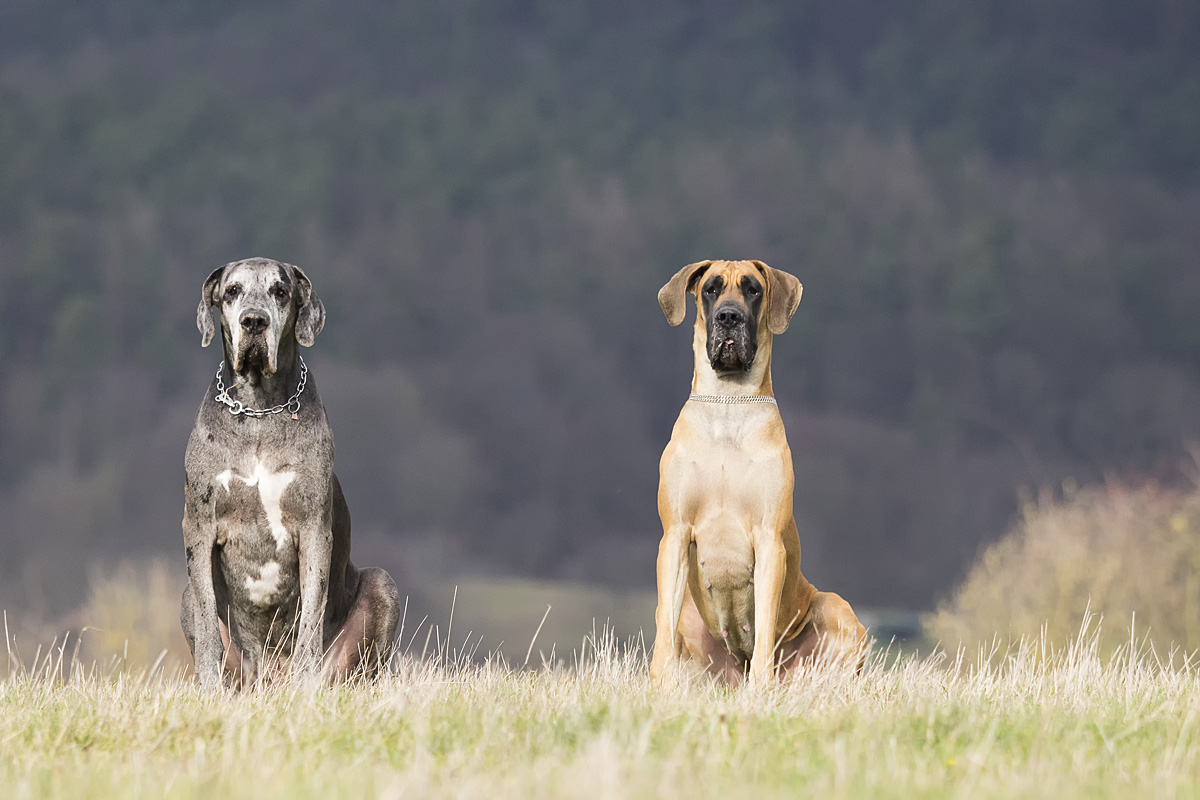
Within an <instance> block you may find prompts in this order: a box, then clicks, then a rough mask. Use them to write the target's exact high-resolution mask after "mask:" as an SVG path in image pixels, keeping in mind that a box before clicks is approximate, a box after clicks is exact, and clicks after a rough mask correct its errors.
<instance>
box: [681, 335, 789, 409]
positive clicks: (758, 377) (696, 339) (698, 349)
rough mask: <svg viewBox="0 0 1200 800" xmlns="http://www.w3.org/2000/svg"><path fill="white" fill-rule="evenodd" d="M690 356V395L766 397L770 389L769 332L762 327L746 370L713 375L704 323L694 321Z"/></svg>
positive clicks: (772, 394) (714, 371)
mask: <svg viewBox="0 0 1200 800" xmlns="http://www.w3.org/2000/svg"><path fill="white" fill-rule="evenodd" d="M692 357H693V360H694V361H695V363H696V372H695V373H694V374H693V376H692V394H726V395H767V396H771V397H773V396H774V394H775V391H774V389H773V388H772V386H771V332H770V331H769V330H767V328H766V326H765V325H764V326H762V327H761V328H760V329H759V331H758V351H757V352H756V354H755V356H754V363H753V364H751V365H750V369H749V370H734V371H730V372H717V371H716V370H715V369H713V366H712V362H710V361H709V360H708V331H707V330H706V328H705V326H704V321H703V320H701V319H697V320H696V325H695V328H694V333H693V335H692Z"/></svg>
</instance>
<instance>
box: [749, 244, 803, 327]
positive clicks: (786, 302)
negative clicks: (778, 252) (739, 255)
mask: <svg viewBox="0 0 1200 800" xmlns="http://www.w3.org/2000/svg"><path fill="white" fill-rule="evenodd" d="M750 263H751V264H753V265H754V266H756V267H758V269H759V272H761V273H762V274H763V277H764V278H765V279H766V281H767V330H769V331H770V332H771V333H773V334H776V335H778V334H781V333H783V332H784V331H786V330H787V329H788V323H789V322H791V321H792V315H793V314H795V313H796V308H797V307H798V306H799V305H800V295H801V294H803V292H804V286H803V285H802V284H801V283H800V281H799V280H798V279H797V278H796V276H795V275H789V274H788V273H786V272H784V271H783V270H781V269H775V268H774V267H768V266H767V265H766V264H764V263H763V262H761V261H751V262H750Z"/></svg>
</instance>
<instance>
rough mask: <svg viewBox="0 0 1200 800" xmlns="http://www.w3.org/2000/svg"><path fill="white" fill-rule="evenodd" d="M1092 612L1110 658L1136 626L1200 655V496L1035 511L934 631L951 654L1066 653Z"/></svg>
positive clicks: (1150, 490)
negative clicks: (1037, 640)
mask: <svg viewBox="0 0 1200 800" xmlns="http://www.w3.org/2000/svg"><path fill="white" fill-rule="evenodd" d="M1089 611H1090V612H1091V613H1094V614H1097V615H1099V616H1101V617H1102V618H1103V619H1104V620H1105V625H1104V630H1103V632H1102V633H1101V634H1100V650H1101V653H1102V654H1105V653H1110V652H1112V651H1113V650H1114V649H1115V648H1117V647H1119V646H1120V645H1121V644H1123V643H1124V642H1125V641H1126V640H1127V639H1128V638H1129V630H1130V627H1131V626H1132V627H1134V628H1135V629H1136V630H1137V631H1139V632H1140V633H1139V635H1145V636H1147V637H1148V641H1150V642H1152V643H1153V644H1154V645H1155V646H1156V648H1157V649H1158V651H1159V652H1160V653H1166V652H1169V651H1170V650H1171V649H1172V648H1176V649H1177V650H1178V652H1186V653H1192V652H1195V651H1196V649H1197V648H1200V492H1192V493H1182V492H1172V491H1165V490H1162V489H1158V488H1155V487H1152V486H1148V487H1140V488H1125V487H1119V486H1110V487H1104V488H1099V489H1090V490H1087V491H1083V492H1079V493H1078V494H1076V495H1071V496H1068V497H1067V498H1066V499H1065V500H1061V501H1056V502H1045V503H1040V504H1030V505H1029V506H1027V507H1026V509H1025V512H1024V514H1023V517H1022V519H1021V520H1020V521H1019V522H1018V524H1017V525H1016V526H1015V527H1014V529H1013V530H1012V531H1011V532H1010V533H1009V534H1008V535H1007V536H1006V537H1005V538H1004V539H1002V540H1001V541H1000V542H998V543H997V544H995V545H993V546H992V547H990V548H989V549H988V550H987V551H986V552H985V553H984V554H983V557H982V558H981V559H980V560H979V562H978V563H977V564H976V565H975V567H974V568H973V569H972V570H971V572H970V573H969V574H968V575H967V578H966V580H965V581H964V582H963V584H962V586H961V587H959V589H958V591H957V592H956V593H955V595H954V597H953V598H952V599H951V600H950V601H949V602H947V603H945V604H943V605H942V607H941V608H939V610H938V612H937V613H936V614H935V615H933V616H932V617H931V618H930V619H929V620H928V621H927V626H926V627H927V631H928V633H929V635H930V637H931V638H932V639H935V640H940V641H941V642H942V643H943V644H945V645H947V646H954V645H956V644H958V643H960V642H962V643H966V644H967V645H968V646H969V647H974V646H977V645H978V644H979V643H986V642H990V641H991V640H992V639H993V638H995V637H997V636H999V637H1000V639H1001V640H1002V641H1014V640H1016V639H1019V638H1021V637H1042V636H1044V637H1045V638H1047V639H1048V640H1049V641H1050V642H1051V643H1054V644H1056V645H1060V646H1061V645H1064V644H1066V643H1067V642H1068V641H1070V640H1071V639H1072V638H1073V637H1074V635H1075V633H1076V632H1077V631H1078V630H1079V626H1080V624H1081V622H1082V620H1083V619H1084V617H1085V615H1086V614H1087V613H1088V612H1089ZM1177 655H1178V653H1177Z"/></svg>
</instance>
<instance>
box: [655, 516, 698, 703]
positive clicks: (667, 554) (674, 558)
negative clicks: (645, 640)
mask: <svg viewBox="0 0 1200 800" xmlns="http://www.w3.org/2000/svg"><path fill="white" fill-rule="evenodd" d="M689 544H690V537H689V535H688V528H687V526H682V525H680V526H673V527H672V528H671V529H670V530H667V531H665V532H664V533H663V538H662V541H661V542H660V543H659V545H658V608H657V609H656V610H655V612H654V656H653V658H652V659H651V661H650V679H651V680H652V681H655V682H660V681H664V680H670V678H671V673H672V672H673V670H674V669H675V666H676V663H677V662H678V660H679V613H680V612H681V611H682V610H683V598H684V590H685V589H686V587H687V571H688V546H689Z"/></svg>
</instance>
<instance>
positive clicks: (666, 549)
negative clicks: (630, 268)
mask: <svg viewBox="0 0 1200 800" xmlns="http://www.w3.org/2000/svg"><path fill="white" fill-rule="evenodd" d="M801 291H802V287H801V285H800V281H798V280H797V279H796V278H795V277H794V276H792V275H789V274H788V273H786V272H783V271H781V270H777V269H774V268H772V267H769V266H767V265H766V264H764V263H763V262H761V261H700V262H697V263H695V264H688V265H687V266H686V267H684V268H683V269H681V270H680V271H679V272H678V273H676V274H675V276H674V277H672V278H671V280H670V281H668V282H667V284H666V285H665V286H663V287H662V289H661V290H660V291H659V293H658V302H659V305H661V306H662V310H663V313H664V314H665V315H666V317H667V322H668V323H669V324H671V325H672V326H675V325H678V324H679V323H681V322H682V321H683V319H684V316H685V313H686V311H687V301H686V296H687V295H688V294H690V295H692V296H693V297H694V298H695V300H696V325H695V332H694V335H693V337H692V352H693V354H694V356H695V375H694V377H693V379H692V394H691V396H690V397H689V399H688V401H687V402H686V403H685V404H684V406H683V410H682V411H681V412H680V414H679V418H678V420H677V421H676V422H675V428H674V430H673V431H672V433H671V441H670V442H669V443H668V444H667V447H666V450H664V451H663V454H662V460H661V461H660V463H659V485H658V513H659V517H660V519H661V520H662V527H663V536H662V541H661V543H660V545H659V549H658V567H657V571H658V608H657V610H656V612H655V627H656V631H655V637H654V655H653V658H652V659H651V663H650V676H651V678H652V679H653V680H654V681H656V682H662V683H669V682H672V681H673V680H674V679H675V678H676V676H677V675H678V668H679V667H680V666H681V664H682V663H683V662H692V663H694V664H697V665H698V666H700V667H702V668H704V669H705V670H707V671H708V673H709V674H712V675H714V676H718V677H720V678H723V679H724V680H726V681H728V682H729V683H731V684H737V683H739V682H741V681H742V679H743V678H744V677H745V676H746V674H747V672H748V673H749V678H750V680H751V681H753V682H757V681H761V680H762V679H764V678H766V677H768V676H770V675H771V674H773V673H774V672H775V671H776V670H777V669H779V670H783V671H785V672H786V671H788V670H790V669H792V668H794V667H795V666H796V665H798V664H800V663H803V662H805V661H807V660H815V659H821V660H831V661H837V662H842V663H846V664H850V665H853V666H856V667H861V665H862V662H863V659H864V658H865V655H866V641H867V636H866V630H865V629H864V628H863V626H862V624H860V623H859V621H858V617H856V616H855V614H854V611H853V610H852V609H851V608H850V604H849V603H847V602H846V601H845V600H843V599H842V598H841V597H839V596H838V595H836V594H833V593H832V592H819V591H817V589H816V588H815V587H814V586H813V585H812V584H811V583H809V582H808V581H807V580H806V579H805V577H804V575H802V574H801V572H800V538H799V535H798V534H797V532H796V522H795V520H794V518H793V515H792V489H793V486H794V480H795V478H794V474H793V471H792V453H791V450H790V449H789V448H788V443H787V438H786V436H785V435H784V430H783V420H782V419H781V418H780V416H779V409H778V406H777V405H776V402H775V397H774V394H773V391H772V386H771V337H773V336H776V335H779V334H781V333H783V332H784V331H785V330H787V327H788V323H789V322H790V321H791V318H792V315H793V314H794V313H795V311H796V308H797V306H798V305H799V304H800V294H801Z"/></svg>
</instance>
